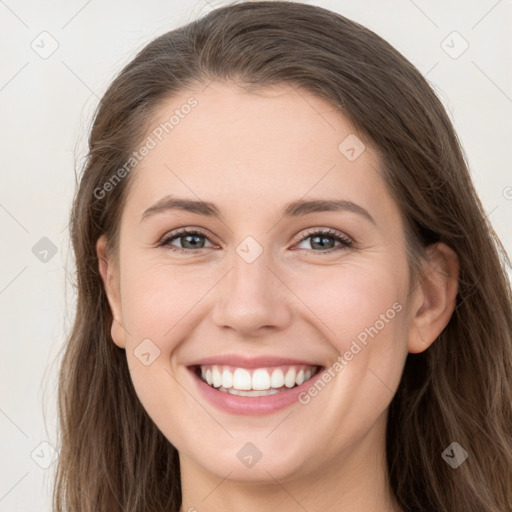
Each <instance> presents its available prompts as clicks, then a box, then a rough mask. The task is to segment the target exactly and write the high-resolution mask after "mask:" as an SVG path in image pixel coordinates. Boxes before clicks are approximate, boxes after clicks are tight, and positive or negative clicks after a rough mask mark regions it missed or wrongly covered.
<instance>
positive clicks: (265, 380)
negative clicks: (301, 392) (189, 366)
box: [201, 365, 318, 396]
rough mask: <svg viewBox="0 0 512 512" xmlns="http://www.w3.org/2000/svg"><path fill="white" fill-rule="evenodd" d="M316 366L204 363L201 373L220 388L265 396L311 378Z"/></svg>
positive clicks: (298, 384) (221, 389)
mask: <svg viewBox="0 0 512 512" xmlns="http://www.w3.org/2000/svg"><path fill="white" fill-rule="evenodd" d="M317 369H318V367H317V366H305V365H297V366H285V367H277V368H276V367H274V368H272V367H270V368H256V369H254V370H247V369H245V368H233V367H232V366H224V365H204V366H201V377H202V379H203V380H204V381H206V382H207V383H208V384H209V385H210V386H213V387H215V388H217V389H218V390H219V391H224V392H229V393H231V394H234V395H241V396H264V395H270V394H274V393H278V392H280V391H286V389H287V388H288V389H290V388H293V387H295V386H300V385H301V384H302V383H303V382H305V381H307V380H308V379H310V378H311V377H312V376H313V374H314V373H315V372H316V370H317ZM285 372H286V374H285Z"/></svg>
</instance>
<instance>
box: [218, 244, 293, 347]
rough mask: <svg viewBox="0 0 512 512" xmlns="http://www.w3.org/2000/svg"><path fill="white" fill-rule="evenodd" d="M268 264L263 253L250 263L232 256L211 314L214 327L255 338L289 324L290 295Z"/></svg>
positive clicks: (236, 255)
mask: <svg viewBox="0 0 512 512" xmlns="http://www.w3.org/2000/svg"><path fill="white" fill-rule="evenodd" d="M269 263H270V264H271V262H270V261H268V259H267V257H266V254H265V251H264V252H263V253H262V254H261V255H260V256H259V257H258V258H257V259H256V260H255V261H253V262H252V263H248V262H247V261H245V260H244V259H243V258H241V257H239V256H238V254H235V257H234V260H233V267H232V268H231V269H230V271H229V272H228V274H227V275H226V276H225V277H224V279H223V280H222V281H223V282H222V283H219V284H221V286H219V287H218V290H217V293H218V296H217V300H216V303H215V307H214V312H213V321H214V322H215V324H216V325H217V326H219V327H220V328H223V329H227V328H230V329H232V330H233V331H236V332H237V333H238V334H240V335H242V336H244V337H258V336H259V335H268V330H269V329H274V330H276V331H277V330H281V329H285V328H286V327H287V326H288V325H289V324H290V321H291V317H292V315H291V310H290V301H291V296H292V295H293V294H292V293H291V292H290V290H289V289H288V288H287V287H286V285H285V284H284V283H283V281H282V280H281V279H280V278H279V276H278V272H276V270H274V269H272V268H271V265H269Z"/></svg>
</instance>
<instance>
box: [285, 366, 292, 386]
mask: <svg viewBox="0 0 512 512" xmlns="http://www.w3.org/2000/svg"><path fill="white" fill-rule="evenodd" d="M284 385H285V386H286V387H287V388H293V386H295V368H292V367H290V369H289V370H288V372H287V373H286V377H285V378H284Z"/></svg>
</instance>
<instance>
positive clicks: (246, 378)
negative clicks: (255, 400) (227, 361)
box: [233, 368, 252, 391]
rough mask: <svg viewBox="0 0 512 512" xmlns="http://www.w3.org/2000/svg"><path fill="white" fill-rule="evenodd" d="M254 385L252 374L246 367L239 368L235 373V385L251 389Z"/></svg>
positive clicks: (243, 388) (239, 387)
mask: <svg viewBox="0 0 512 512" xmlns="http://www.w3.org/2000/svg"><path fill="white" fill-rule="evenodd" d="M251 386H252V379H251V374H250V373H249V372H248V371H247V370H245V369H244V368H237V369H236V370H235V373H234V374H233V387H234V388H236V389H241V390H245V391H249V389H251Z"/></svg>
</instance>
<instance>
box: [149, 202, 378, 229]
mask: <svg viewBox="0 0 512 512" xmlns="http://www.w3.org/2000/svg"><path fill="white" fill-rule="evenodd" d="M169 210H183V211H187V212H191V213H196V214H198V215H204V216H207V217H215V218H218V219H221V218H222V214H221V212H220V210H219V208H218V207H217V206H216V205H215V204H213V203H210V202H208V201H197V200H195V199H185V198H181V197H174V196H166V197H164V198H162V199H160V200H159V201H157V202H156V203H155V204H154V205H153V206H150V207H149V208H148V209H147V210H146V211H145V212H144V213H143V214H142V217H141V222H142V221H144V220H146V219H148V218H149V217H151V216H153V215H156V214H157V213H163V212H166V211H169ZM336 211H348V212H352V213H357V214H359V215H361V216H362V217H364V218H365V219H366V220H369V221H370V222H371V223H373V224H375V225H376V222H375V219H374V218H373V217H372V216H371V215H370V213H369V212H368V211H367V210H365V209H364V208H363V207H362V206H360V205H358V204H356V203H353V202H352V201H346V200H344V199H340V200H333V199H314V200H309V201H306V200H303V199H298V200H296V201H292V202H290V203H287V204H286V205H285V207H284V208H283V211H282V215H283V216H284V217H302V216H304V215H308V214H310V213H317V212H336Z"/></svg>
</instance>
